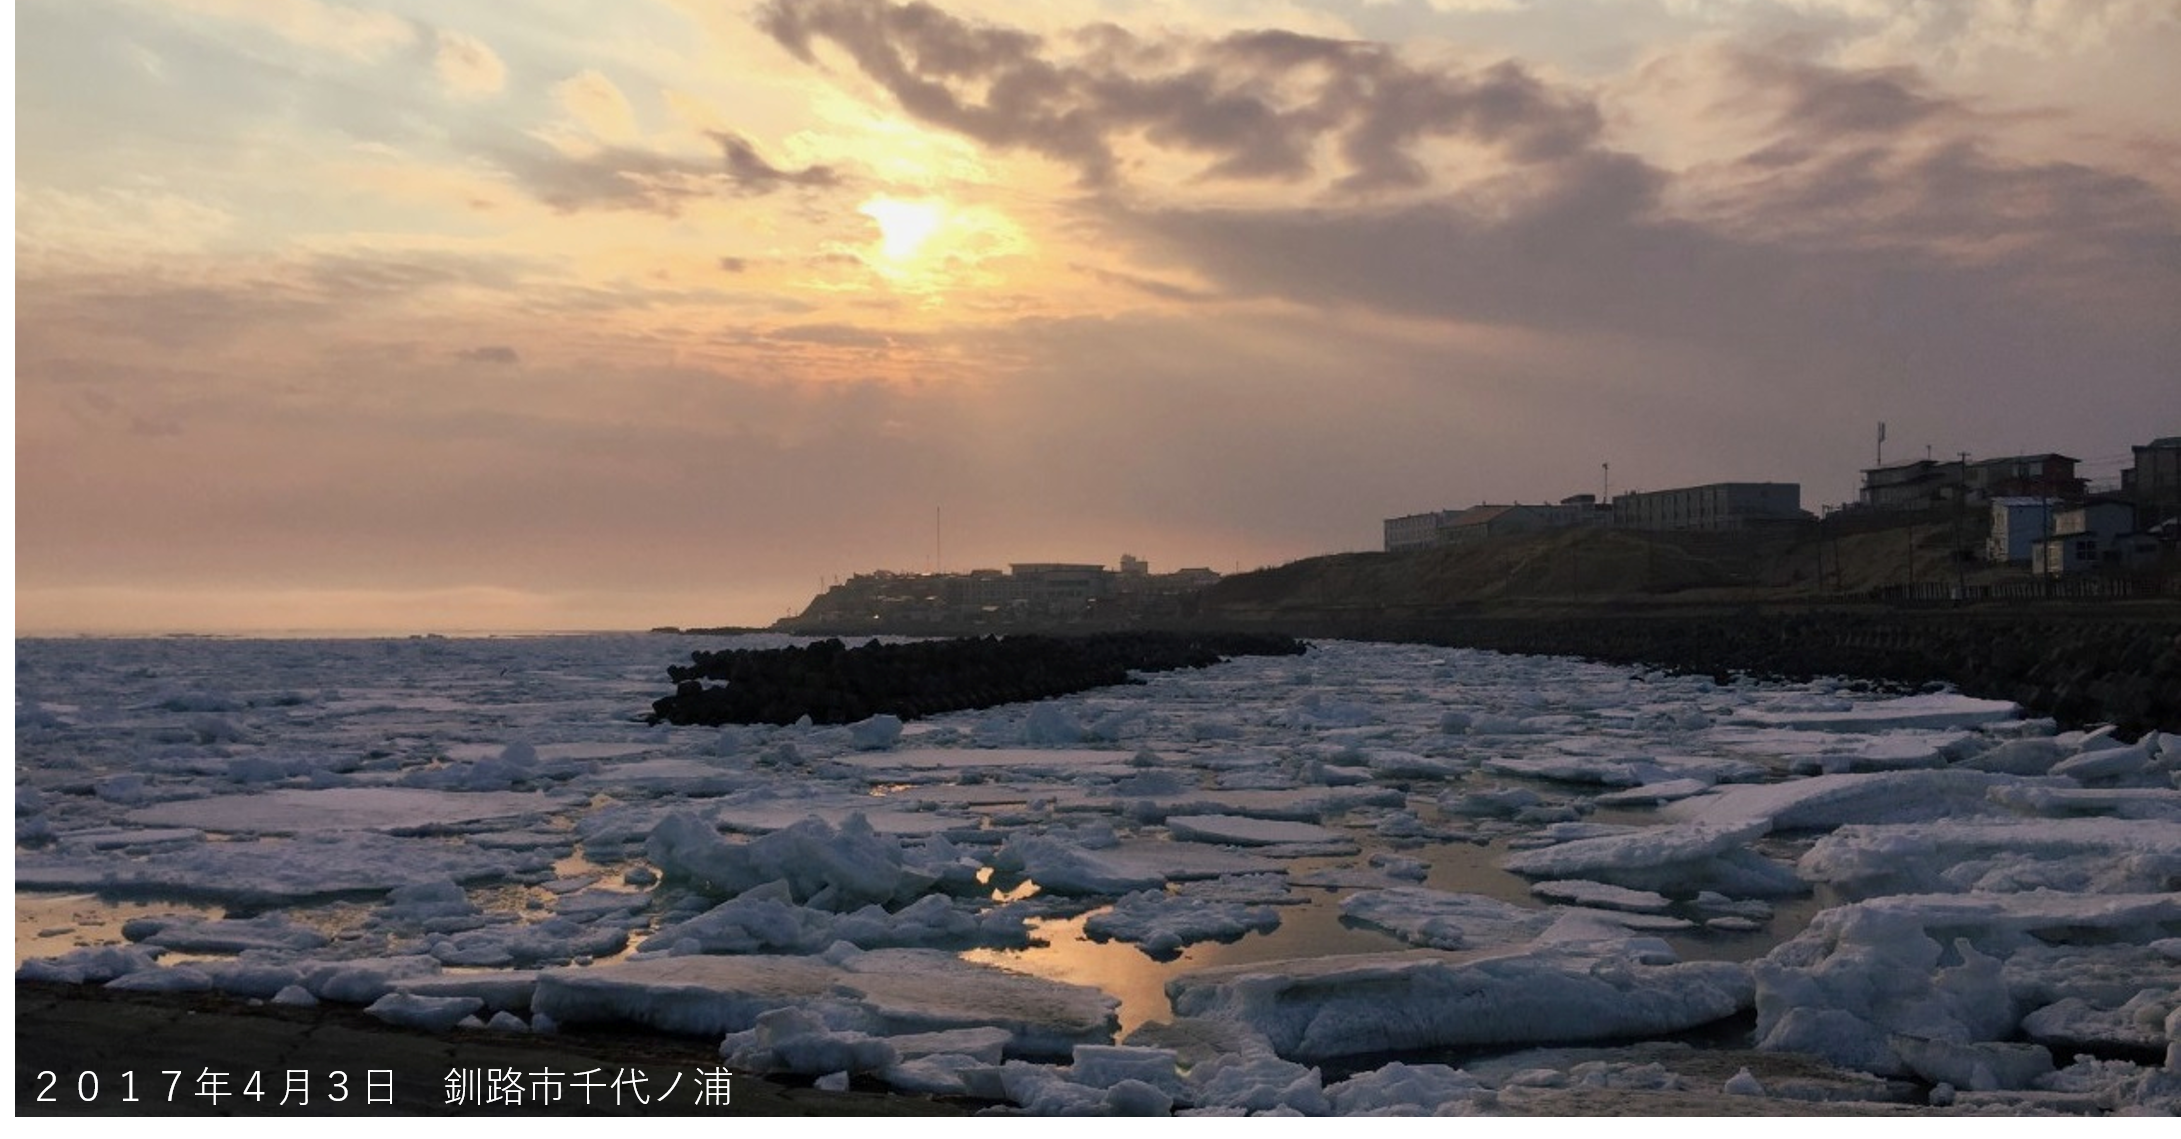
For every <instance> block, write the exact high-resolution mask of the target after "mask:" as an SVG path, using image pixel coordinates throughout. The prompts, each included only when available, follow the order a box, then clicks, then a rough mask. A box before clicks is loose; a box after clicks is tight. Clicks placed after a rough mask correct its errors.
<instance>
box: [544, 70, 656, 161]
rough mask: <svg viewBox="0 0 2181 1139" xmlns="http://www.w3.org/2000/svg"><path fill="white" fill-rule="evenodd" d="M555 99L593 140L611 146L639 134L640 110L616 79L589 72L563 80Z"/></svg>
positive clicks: (556, 90) (554, 91)
mask: <svg viewBox="0 0 2181 1139" xmlns="http://www.w3.org/2000/svg"><path fill="white" fill-rule="evenodd" d="M553 97H554V98H555V99H556V100H558V101H559V103H560V105H561V109H563V110H565V111H567V112H568V114H569V115H570V116H571V117H573V118H574V119H575V120H576V122H578V123H580V124H581V125H582V126H583V128H584V129H585V130H586V131H589V132H590V134H591V135H592V137H594V138H598V139H602V140H604V141H607V142H611V143H627V142H630V141H632V140H634V139H635V138H636V137H637V135H638V133H639V132H638V130H637V126H636V108H635V107H633V106H631V105H630V104H629V99H628V96H626V95H623V94H622V93H621V88H619V87H617V86H615V85H614V82H613V80H611V79H608V78H606V77H605V76H604V75H602V74H600V73H598V72H597V71H594V70H589V69H586V70H584V71H580V72H578V73H576V74H575V75H572V76H570V77H568V78H567V79H565V80H562V81H561V82H560V83H559V84H558V85H556V86H555V87H554V88H553Z"/></svg>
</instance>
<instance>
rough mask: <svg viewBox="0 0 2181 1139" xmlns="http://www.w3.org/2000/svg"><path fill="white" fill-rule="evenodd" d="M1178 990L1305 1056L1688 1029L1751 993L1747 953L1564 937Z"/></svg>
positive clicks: (1286, 971)
mask: <svg viewBox="0 0 2181 1139" xmlns="http://www.w3.org/2000/svg"><path fill="white" fill-rule="evenodd" d="M1167 993H1168V995H1169V996H1170V997H1171V998H1172V999H1173V1005H1174V1011H1175V1012H1176V1013H1178V1014H1180V1015H1182V1016H1191V1017H1209V1018H1224V1019H1231V1020H1235V1021H1238V1022H1241V1023H1243V1024H1245V1025H1247V1026H1249V1027H1250V1028H1253V1029H1255V1030H1256V1031H1257V1032H1259V1033H1261V1034H1262V1035H1264V1037H1265V1038H1266V1039H1267V1040H1269V1041H1270V1042H1271V1044H1272V1047H1273V1048H1274V1050H1275V1051H1276V1052H1278V1054H1279V1055H1281V1056H1283V1057H1288V1058H1291V1059H1299V1060H1311V1059H1321V1058H1329V1057H1335V1056H1352V1055H1362V1054H1368V1053H1377V1052H1399V1051H1409V1050H1416V1049H1426V1048H1443V1047H1458V1046H1469V1045H1484V1044H1521V1043H1534V1042H1541V1041H1548V1040H1551V1041H1568V1040H1599V1039H1611V1038H1615V1037H1622V1036H1646V1035H1655V1034H1661V1033H1667V1032H1676V1031H1680V1030H1683V1029H1687V1028H1692V1027H1695V1026H1696V1025H1700V1024H1705V1023H1709V1022H1711V1021H1714V1020H1718V1019H1720V1018H1722V1017H1726V1016H1731V1015H1733V1014H1734V1012H1735V1011H1736V1010H1738V1009H1741V1008H1744V1007H1747V1005H1748V1003H1749V1000H1750V995H1751V993H1750V982H1749V975H1748V972H1747V971H1746V970H1745V969H1744V968H1743V967H1742V966H1740V965H1736V964H1731V963H1728V962H1718V961H1700V962H1691V963H1686V964H1673V965H1649V964H1644V963H1642V962H1640V961H1636V960H1632V959H1629V958H1626V957H1621V956H1614V955H1605V956H1601V955H1598V954H1595V953H1590V952H1585V951H1582V950H1579V949H1576V948H1572V947H1556V946H1532V947H1526V948H1524V949H1519V950H1498V951H1480V952H1475V953H1467V954H1448V953H1440V952H1435V951H1432V950H1412V951H1409V952H1405V953H1385V954H1367V955H1359V956H1345V957H1322V958H1316V959H1312V960H1297V961H1282V962H1263V963H1257V964H1249V965H1234V966H1226V967H1222V968H1216V969H1206V970H1201V971H1198V972H1195V973H1191V974H1188V975H1185V976H1182V977H1179V978H1176V979H1174V980H1173V981H1170V982H1168V983H1167Z"/></svg>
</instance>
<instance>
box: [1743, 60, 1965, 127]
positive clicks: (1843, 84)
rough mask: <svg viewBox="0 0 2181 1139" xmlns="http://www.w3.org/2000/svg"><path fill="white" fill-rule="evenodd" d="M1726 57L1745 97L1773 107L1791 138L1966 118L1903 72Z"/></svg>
mask: <svg viewBox="0 0 2181 1139" xmlns="http://www.w3.org/2000/svg"><path fill="white" fill-rule="evenodd" d="M1729 58H1730V60H1731V62H1732V66H1733V68H1734V70H1735V71H1736V72H1737V73H1738V74H1739V76H1740V79H1741V86H1742V88H1743V92H1744V93H1745V94H1747V95H1749V96H1751V97H1754V98H1757V99H1759V100H1762V101H1763V102H1765V103H1766V104H1768V105H1770V106H1772V107H1774V108H1775V113H1776V115H1777V123H1776V125H1777V127H1778V128H1779V129H1781V130H1782V131H1785V132H1787V133H1790V134H1797V135H1807V134H1816V135H1822V136H1826V137H1831V138H1839V137H1843V136H1855V135H1871V134H1885V135H1890V134H1898V133H1899V132H1901V131H1905V130H1908V129H1910V128H1911V127H1915V126H1917V125H1919V124H1924V123H1928V122H1930V121H1932V120H1935V119H1940V118H1948V117H1961V116H1965V115H1967V114H1968V110H1967V108H1965V107H1964V106H1963V105H1962V104H1960V103H1959V102H1958V101H1956V100H1953V99H1948V98H1944V97H1942V96H1939V95H1937V94H1934V93H1933V92H1932V91H1931V90H1930V89H1929V87H1928V85H1927V84H1926V83H1925V82H1924V81H1923V78H1922V76H1920V75H1919V74H1917V73H1916V72H1915V71H1914V70H1912V69H1909V68H1905V67H1888V68H1841V67H1828V66H1825V65H1822V64H1817V63H1812V62H1810V61H1808V60H1803V59H1793V58H1787V57H1783V56H1778V55H1768V54H1762V53H1758V52H1753V51H1736V52H1731V53H1729Z"/></svg>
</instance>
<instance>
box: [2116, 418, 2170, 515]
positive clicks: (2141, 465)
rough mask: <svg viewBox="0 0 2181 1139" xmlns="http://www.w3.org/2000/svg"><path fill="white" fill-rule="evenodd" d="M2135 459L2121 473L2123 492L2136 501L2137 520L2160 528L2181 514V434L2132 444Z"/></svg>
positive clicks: (2121, 489) (2130, 499)
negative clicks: (2142, 443) (2135, 445)
mask: <svg viewBox="0 0 2181 1139" xmlns="http://www.w3.org/2000/svg"><path fill="white" fill-rule="evenodd" d="M2132 450H2134V451H2135V462H2134V463H2133V464H2132V465H2130V466H2129V467H2128V469H2126V470H2124V471H2122V472H2121V473H2120V493H2121V495H2122V496H2123V497H2125V498H2127V499H2128V500H2129V501H2131V502H2134V503H2135V504H2136V524H2137V527H2138V528H2140V529H2143V530H2156V529H2158V528H2159V527H2161V526H2163V525H2164V524H2165V523H2166V521H2167V520H2168V519H2170V518H2174V517H2176V516H2181V435H2169V436H2166V437H2165V438H2163V439H2153V440H2151V442H2150V443H2148V444H2146V445H2144V446H2141V447H2135V448H2132Z"/></svg>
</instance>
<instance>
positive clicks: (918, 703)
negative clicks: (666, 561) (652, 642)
mask: <svg viewBox="0 0 2181 1139" xmlns="http://www.w3.org/2000/svg"><path fill="white" fill-rule="evenodd" d="M1303 648H1304V646H1303V644H1302V642H1300V641H1297V640H1295V639H1294V638H1292V637H1287V636H1284V635H1279V634H1272V633H1251V632H1219V633H1154V632H1137V633H1100V634H1095V635H1090V636H1073V637H1068V636H1035V635H1025V636H1010V637H971V638H966V639H961V640H946V641H916V642H909V643H903V644H885V643H882V642H879V641H876V640H873V641H871V642H869V643H868V644H864V645H861V646H857V647H853V648H851V647H849V646H848V645H846V644H844V643H842V642H841V641H840V640H838V639H828V640H823V641H818V642H815V643H813V644H810V645H806V646H802V647H799V648H784V649H729V650H723V651H719V652H706V651H703V650H699V651H697V652H694V653H691V654H690V658H691V662H692V663H690V664H689V665H687V666H676V667H673V668H669V669H668V670H667V674H668V676H669V678H670V679H672V680H673V681H674V682H675V689H674V694H673V695H671V696H667V697H664V698H662V699H659V700H656V701H653V702H652V717H651V719H652V722H653V723H658V722H660V721H665V722H667V723H672V724H685V725H686V724H709V725H715V726H716V725H721V724H792V723H794V722H796V721H797V720H798V719H800V718H802V717H804V716H808V717H810V720H811V722H812V723H815V724H847V723H854V722H856V721H858V720H865V719H869V718H870V717H873V716H879V715H889V716H894V717H896V718H898V719H903V720H911V719H916V718H919V717H923V716H935V715H939V714H940V713H943V712H958V711H963V710H969V709H977V708H989V707H992V706H994V705H998V704H1013V703H1019V702H1023V701H1029V700H1045V699H1050V698H1051V697H1054V696H1065V695H1067V694H1069V693H1072V692H1082V691H1086V690H1088V689H1092V688H1103V687H1106V686H1109V685H1115V684H1128V683H1130V682H1131V681H1130V679H1129V673H1131V672H1164V671H1167V670H1170V669H1177V668H1203V667H1205V666H1206V665H1212V664H1217V663H1219V662H1220V661H1221V660H1224V659H1226V658H1227V657H1232V656H1265V655H1295V654H1299V653H1301V652H1302V651H1303ZM706 681H718V682H719V683H717V684H709V685H708V684H706V683H705V682H706Z"/></svg>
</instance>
